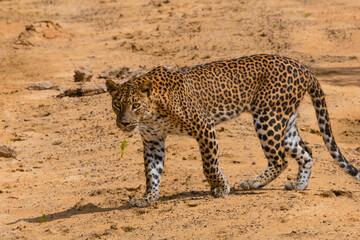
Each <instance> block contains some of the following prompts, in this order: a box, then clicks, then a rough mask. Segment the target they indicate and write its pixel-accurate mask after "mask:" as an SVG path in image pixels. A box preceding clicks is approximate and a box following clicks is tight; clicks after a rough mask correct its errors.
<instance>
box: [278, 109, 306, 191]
mask: <svg viewBox="0 0 360 240" xmlns="http://www.w3.org/2000/svg"><path fill="white" fill-rule="evenodd" d="M296 116H297V114H296V113H295V114H293V115H292V117H291V118H290V121H289V123H288V126H287V128H286V133H285V152H286V155H287V156H289V157H291V158H294V159H295V160H296V161H297V162H298V164H299V170H298V175H297V179H296V180H295V181H289V182H287V183H286V184H285V189H288V190H291V189H298V190H304V189H306V187H307V186H308V184H309V179H310V175H311V171H312V166H313V160H312V153H311V149H310V148H309V147H307V146H306V144H305V143H304V142H303V141H302V139H301V137H300V134H299V131H298V129H297V128H296Z"/></svg>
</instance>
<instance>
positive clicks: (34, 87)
mask: <svg viewBox="0 0 360 240" xmlns="http://www.w3.org/2000/svg"><path fill="white" fill-rule="evenodd" d="M27 89H29V90H38V91H40V90H49V89H54V90H58V89H59V87H58V86H56V85H54V84H52V83H35V84H33V85H31V86H29V87H27Z"/></svg>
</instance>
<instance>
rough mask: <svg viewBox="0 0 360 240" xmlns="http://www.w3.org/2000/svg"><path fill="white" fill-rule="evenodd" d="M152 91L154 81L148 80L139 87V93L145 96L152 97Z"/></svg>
mask: <svg viewBox="0 0 360 240" xmlns="http://www.w3.org/2000/svg"><path fill="white" fill-rule="evenodd" d="M151 91H152V81H150V80H146V81H145V82H143V83H142V84H141V85H140V87H139V93H140V95H141V96H143V97H150V95H151Z"/></svg>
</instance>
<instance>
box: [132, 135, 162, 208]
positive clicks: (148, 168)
mask: <svg viewBox="0 0 360 240" xmlns="http://www.w3.org/2000/svg"><path fill="white" fill-rule="evenodd" d="M142 137H143V143H144V165H145V177H146V191H145V194H144V195H143V196H142V197H133V198H132V199H131V200H130V205H132V206H136V207H147V206H150V205H151V204H152V203H154V202H155V201H157V200H158V199H159V187H160V180H161V173H162V171H163V168H164V160H165V139H163V138H158V139H154V138H152V139H151V140H150V139H148V138H146V136H145V135H142Z"/></svg>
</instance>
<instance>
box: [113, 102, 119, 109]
mask: <svg viewBox="0 0 360 240" xmlns="http://www.w3.org/2000/svg"><path fill="white" fill-rule="evenodd" d="M113 105H114V107H115V108H118V109H121V104H120V103H119V102H114V104H113Z"/></svg>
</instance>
